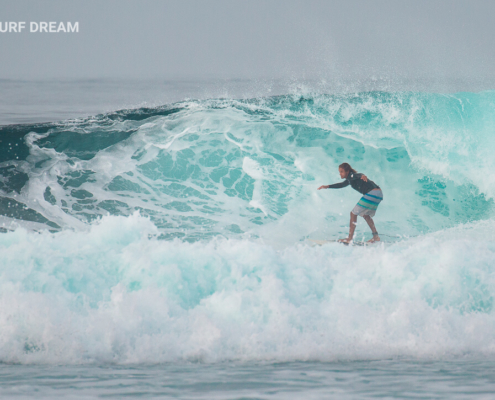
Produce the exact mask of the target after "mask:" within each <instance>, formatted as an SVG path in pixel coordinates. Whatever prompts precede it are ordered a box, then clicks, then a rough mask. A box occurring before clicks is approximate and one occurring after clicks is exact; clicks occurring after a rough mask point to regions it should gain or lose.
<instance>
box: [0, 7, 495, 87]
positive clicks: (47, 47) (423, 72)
mask: <svg viewBox="0 0 495 400" xmlns="http://www.w3.org/2000/svg"><path fill="white" fill-rule="evenodd" d="M493 15H495V1H492V0H488V1H484V0H475V1H473V0H470V1H459V0H448V1H447V0H428V1H425V0H414V1H402V0H395V1H392V0H362V1H357V0H345V1H344V0H342V1H330V0H327V1H316V0H304V1H293V0H283V1H281V0H265V1H260V0H244V1H238V0H228V1H227V0H226V1H224V0H197V1H192V0H181V1H169V0H163V1H157V0H139V1H137V0H136V1H131V0H118V1H117V0H105V1H95V0H84V1H79V0H76V1H71V0H50V1H45V0H38V1H34V0H2V2H1V5H0V21H1V22H8V21H26V22H27V24H29V22H31V21H35V22H40V21H56V22H66V21H71V22H76V21H77V22H79V32H78V33H68V34H64V33H29V32H28V31H27V30H25V31H24V32H22V33H0V79H25V80H29V79H66V78H68V79H87V78H132V79H156V78H160V79H191V78H228V79H246V78H247V79H253V78H255V79H258V78H263V79H277V78H293V79H323V80H324V79H336V78H346V79H382V78H384V77H385V78H386V77H399V78H401V79H417V78H425V79H475V80H476V79H477V80H483V79H490V80H492V79H494V78H495V67H494V66H495V46H494V42H495V41H494V39H495V24H494V23H493Z"/></svg>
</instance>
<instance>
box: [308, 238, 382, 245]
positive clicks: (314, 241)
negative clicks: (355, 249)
mask: <svg viewBox="0 0 495 400" xmlns="http://www.w3.org/2000/svg"><path fill="white" fill-rule="evenodd" d="M308 240H309V241H310V242H313V243H314V245H317V246H323V245H324V244H328V243H339V244H343V245H345V246H349V245H351V246H368V245H370V244H374V243H368V242H358V241H353V242H351V243H344V242H339V241H338V240H315V239H308ZM377 243H379V242H377Z"/></svg>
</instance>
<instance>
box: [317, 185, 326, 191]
mask: <svg viewBox="0 0 495 400" xmlns="http://www.w3.org/2000/svg"><path fill="white" fill-rule="evenodd" d="M320 189H328V186H325V185H321V186H320V187H319V188H318V190H320Z"/></svg>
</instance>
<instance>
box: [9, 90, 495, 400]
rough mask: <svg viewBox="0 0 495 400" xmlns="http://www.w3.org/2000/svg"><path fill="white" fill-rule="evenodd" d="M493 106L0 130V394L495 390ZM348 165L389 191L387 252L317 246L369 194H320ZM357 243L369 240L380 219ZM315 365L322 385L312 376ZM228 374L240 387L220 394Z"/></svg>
mask: <svg viewBox="0 0 495 400" xmlns="http://www.w3.org/2000/svg"><path fill="white" fill-rule="evenodd" d="M494 104H495V92H493V91H484V92H479V93H468V92H464V93H457V94H448V95H447V94H438V93H424V92H385V91H371V92H357V93H346V94H334V95H329V94H317V93H303V94H302V93H297V94H287V95H280V96H271V97H269V96H264V97H257V98H253V99H242V100H235V99H231V98H225V99H217V98H215V99H212V98H210V99H204V100H185V101H181V102H175V103H171V104H167V105H164V106H160V107H144V108H143V107H141V108H134V109H128V110H120V111H115V112H110V113H106V114H100V115H96V116H92V117H85V118H80V119H72V120H63V121H60V122H44V123H31V122H30V123H27V124H23V125H4V126H1V127H0V138H1V139H0V140H1V143H0V144H1V146H0V215H1V216H0V224H1V225H0V229H1V230H2V233H1V234H0V266H1V272H0V321H1V326H2V329H1V331H0V362H1V363H2V364H1V365H2V372H1V374H3V378H2V379H3V383H2V382H0V387H1V388H2V390H4V391H6V392H5V393H6V395H7V394H8V395H9V396H24V395H25V396H28V395H29V393H31V394H32V393H34V392H32V391H39V392H36V393H39V395H40V396H45V397H50V396H52V395H53V396H58V395H59V394H60V396H62V395H65V394H67V392H66V391H65V390H68V389H67V388H69V387H70V388H73V389H74V390H75V392H74V393H78V396H79V395H80V396H86V395H88V396H100V395H101V396H103V395H107V394H108V395H110V396H118V395H119V393H120V394H122V393H121V392H119V390H120V389H116V387H117V386H118V385H120V383H118V382H121V379H123V382H124V383H122V385H123V387H124V388H129V393H128V394H130V395H133V396H134V395H135V396H138V395H140V394H139V393H144V394H143V396H144V395H154V394H157V393H161V394H162V395H164V396H165V395H167V396H172V397H173V396H176V397H180V398H196V397H201V396H202V394H201V393H203V392H205V393H209V392H208V390H210V389H208V390H206V389H204V388H205V387H208V388H211V391H212V392H211V394H212V395H211V398H216V397H218V398H241V397H243V396H244V395H245V396H246V397H247V398H265V397H266V398H269V397H270V396H271V397H277V396H282V393H286V392H287V391H291V390H292V389H294V391H295V392H297V391H298V390H299V391H300V392H301V393H306V394H308V396H310V397H311V396H314V397H315V398H316V397H318V396H320V395H321V393H324V392H325V390H327V392H325V393H334V392H332V390H336V392H335V393H334V394H335V395H336V396H337V394H338V393H340V394H341V395H342V393H344V394H345V395H346V396H348V397H349V398H352V397H353V396H354V395H355V396H363V397H366V396H368V394H366V393H368V392H367V390H370V392H369V396H368V397H373V396H391V397H393V396H395V395H394V394H393V393H395V392H394V390H395V386H394V385H392V384H390V383H389V384H388V386H386V385H387V379H388V378H387V377H389V376H390V375H391V374H393V371H395V370H397V369H399V370H400V371H402V372H400V374H402V375H400V374H399V375H400V377H399V378H397V379H399V383H398V385H399V386H398V387H399V388H401V389H400V390H401V393H402V391H405V392H407V391H408V390H410V389H409V388H411V387H412V386H411V385H412V384H411V382H415V383H414V385H416V384H418V385H419V387H420V388H421V387H424V390H425V392H422V391H421V390H423V389H418V390H419V391H414V390H413V389H411V390H412V392H411V393H412V394H411V395H410V396H409V395H407V396H409V397H407V396H406V395H404V396H405V397H404V398H414V397H415V396H416V397H421V396H426V397H435V396H437V397H439V398H441V397H442V396H445V397H447V393H450V395H452V393H454V391H455V390H457V389H459V388H461V389H459V390H461V391H460V392H459V393H461V394H460V395H459V396H460V397H459V398H463V397H462V396H463V394H462V393H464V394H465V395H466V397H467V394H468V393H471V394H480V395H482V394H486V393H488V392H489V391H490V390H492V383H491V382H492V378H491V376H493V373H492V372H491V371H492V370H493V366H492V364H491V361H490V360H493V357H494V353H495V350H494V349H495V312H494V310H493V303H494V299H493V293H494V292H495V277H494V273H493V265H494V261H495V240H494V239H495V234H494V228H495V222H494V219H493V214H494V211H495V210H494V201H493V198H494V195H495V192H494V187H495V185H494V183H495V175H494V174H493V167H494V165H493V164H494V158H493V156H492V154H493V151H495V136H494V135H493V130H494V126H495V113H494ZM342 162H349V163H350V164H351V165H352V166H353V167H354V168H355V169H357V170H358V171H360V172H364V173H365V174H366V175H368V176H369V177H370V178H371V179H373V180H374V181H375V182H376V183H377V184H379V185H380V187H381V188H382V190H383V192H384V201H383V202H382V203H381V205H380V207H379V209H378V212H377V215H376V217H375V223H376V226H377V229H378V231H379V232H380V235H381V236H382V239H383V240H384V241H385V242H387V243H383V244H379V245H375V246H373V247H370V248H361V247H345V246H341V245H339V244H335V243H334V244H328V245H325V246H321V247H312V246H311V242H310V241H309V240H308V239H335V238H338V237H345V236H346V235H347V231H348V223H349V221H348V219H349V212H350V210H351V209H352V207H353V206H354V204H355V203H356V202H357V201H358V200H359V197H360V196H359V194H358V193H357V192H355V191H353V190H352V189H350V188H345V189H341V190H322V191H317V190H316V189H317V188H318V187H319V186H320V185H323V184H329V183H335V182H338V181H340V177H339V175H338V171H337V167H338V165H339V164H340V163H342ZM356 237H357V238H358V239H359V240H361V239H364V240H367V239H369V238H370V237H371V235H370V232H369V229H368V227H367V225H366V224H365V223H364V222H363V221H362V220H361V221H359V224H358V226H357V229H356ZM462 360H464V361H462ZM60 365H63V367H60ZM150 365H157V366H156V367H150ZM382 367H383V369H382ZM65 368H67V371H73V372H70V373H68V375H67V376H68V378H67V379H69V380H68V381H66V380H65V379H66V378H65V375H64V374H63V373H62V372H63V371H65ZM459 369H463V370H465V375H462V373H460V372H459V374H460V375H456V374H458V372H456V371H458V370H459ZM134 370H135V371H138V372H136V373H137V374H138V375H139V378H136V379H137V380H134V378H132V376H133V375H132V374H134V372H132V371H134ZM307 370H310V371H320V372H318V374H320V375H318V374H317V378H315V379H316V380H315V381H314V382H315V385H316V387H317V389H314V391H313V389H310V388H309V386H308V385H307V382H306V381H304V379H306V378H304V379H303V380H302V381H297V379H298V378H296V376H299V375H298V374H302V373H307ZM16 371H17V372H16ZM42 371H51V372H47V375H44V373H45V372H42ZM105 371H106V372H105ZM129 371H131V372H129ZM212 371H214V372H212ZM229 371H230V372H229ZM232 371H233V372H232ZM249 371H251V372H249ZM270 371H271V372H270ZM339 371H344V372H343V374H344V375H343V376H344V377H343V378H342V379H343V380H342V381H339V379H340V375H339V374H340V372H339ZM432 371H433V372H432ZM435 371H437V372H435ZM480 371H488V372H486V374H487V376H488V377H487V378H486V380H484V381H483V382H484V383H483V382H481V381H480V383H479V385H477V386H476V388H473V387H468V386H469V385H468V383H467V380H468V378H467V377H477V378H479V379H481V380H482V379H484V378H481V377H483V376H485V375H483V374H482V373H481V372H480ZM231 372H232V373H233V374H234V375H235V379H234V381H236V382H238V385H239V386H236V385H237V384H236V385H234V386H232V387H231V389H229V388H227V389H225V388H224V386H222V384H221V383H218V386H215V384H213V386H208V385H210V384H209V383H207V382H209V378H208V376H210V375H208V374H213V375H218V374H220V375H222V374H229V373H231ZM107 373H108V374H107ZM251 373H252V374H254V375H253V376H254V377H253V379H254V381H253V382H254V383H253V386H249V385H248V384H247V383H246V382H251V381H250V379H251V378H249V376H251V375H249V374H251ZM9 374H11V375H9ZM25 374H28V375H27V376H31V377H32V378H29V385H31V386H29V385H28V386H29V387H27V388H24V386H23V383H22V378H21V377H22V376H24V375H25ZM29 374H32V375H29ZM50 374H53V375H50ZM78 374H79V375H78ZM121 374H124V376H125V377H129V376H131V377H129V378H122V377H121V376H122V375H121ZM126 374H130V375H126ZM161 374H165V375H167V374H168V375H167V376H172V378H170V379H173V380H176V379H179V381H180V380H181V379H182V380H183V381H184V382H189V381H188V379H192V380H193V381H194V380H195V379H197V380H198V381H197V382H199V383H198V385H199V387H202V388H203V389H201V390H199V389H198V392H197V393H196V392H187V390H186V389H184V388H185V387H186V386H187V384H186V383H183V384H177V385H178V389H174V388H169V387H168V386H167V385H168V384H164V385H165V386H163V385H162V384H161V383H160V382H161V381H160V379H159V378H158V377H159V376H161ZM198 374H199V375H198ZM245 374H247V375H245ZM277 374H279V375H281V376H286V377H287V378H283V379H282V378H280V379H282V380H281V381H279V378H278V376H279V375H277ZM369 374H371V375H370V376H372V378H369V377H368V375H369ZM432 374H433V375H432ZM100 375H102V376H105V377H106V378H103V377H102V378H101V379H102V380H103V382H102V384H101V386H98V385H99V384H95V385H96V386H92V385H93V383H91V382H95V379H96V377H98V376H100ZM50 376H52V377H53V379H54V380H50V379H51V378H50ZM79 376H81V378H78V377H79ZM198 376H199V377H198ZM301 376H302V375H301ZM432 376H434V377H435V378H432ZM458 376H461V377H463V376H464V377H466V378H465V379H466V380H465V381H463V380H462V379H460V380H458V378H454V377H458ZM45 377H47V378H46V379H48V382H52V383H50V384H48V385H45V383H44V382H45V381H44V379H45ZM71 377H75V378H71ZM437 378H438V380H437ZM98 379H100V378H98ZM126 379H128V380H127V381H126ZM284 379H286V380H284ZM301 379H302V378H301ZM353 379H354V380H355V379H357V380H358V381H359V382H361V386H359V385H358V386H357V388H356V389H355V390H356V391H354V392H353V391H352V390H354V389H352V390H351V389H349V387H348V382H350V381H352V380H353ZM431 379H433V380H431ZM469 379H471V378H469ZM294 380H296V381H297V382H299V383H296V384H295V386H294V387H293V386H291V385H292V384H291V383H290V382H292V381H294ZM323 381H325V382H327V381H328V382H330V381H331V382H334V383H335V385H333V384H332V385H330V384H324V383H322V382H323ZM368 381H369V382H368ZM88 382H89V383H88ZM98 382H99V381H98ZM133 382H134V383H133ZM311 382H313V381H311ZM318 382H319V383H318ZM339 382H343V383H339ZM363 382H364V383H363ZM401 382H402V383H401ZM433 382H436V383H433ZM463 382H465V385H466V386H463V385H464V383H463ZM16 385H20V386H19V387H21V389H16V388H17V387H18V386H16ZM66 385H69V386H66ZM116 385H117V386H116ZM140 385H143V386H142V387H143V388H144V389H142V390H143V391H142V392H141V391H140V390H141V389H139V388H141V386H140ZM160 385H162V386H160ZM181 385H183V386H181ZM201 385H206V386H201ZM246 385H247V386H246ZM298 385H299V386H298ZM325 385H327V386H325ZM370 385H371V386H370ZM384 385H385V386H384ZM400 385H402V386H400ZM422 385H423V386H422ZM435 385H437V386H436V389H435V390H437V391H436V392H435V390H434V389H433V387H434V386H435ZM456 385H460V386H456ZM265 387H268V389H266V390H268V391H270V390H272V389H270V388H273V390H274V392H273V393H272V392H266V393H265V392H264V390H265V389H264V388H265ZM22 388H24V389H25V390H26V391H27V392H23V390H24V389H22ZM318 388H319V389H318ZM346 388H347V389H346ZM455 388H457V389H455ZM138 389H139V390H138ZM320 389H321V390H322V391H323V392H321V391H319V390H320ZM16 390H20V391H19V392H15V391H16ZM86 390H87V391H86ZM123 390H126V389H123ZM134 390H136V392H134ZM147 390H148V391H147ZM160 390H163V392H160ZM174 390H178V392H173V391H174ZM229 390H234V392H235V391H236V390H238V392H235V393H236V394H232V393H233V392H229ZM346 390H347V391H346ZM398 390H399V389H398ZM428 390H430V392H428ZM339 391H344V392H339ZM405 392H404V393H405ZM26 393H27V394H26ZM174 393H175V394H174ZM387 393H388V394H387ZM425 393H430V394H429V395H428V394H425ZM435 393H436V394H435ZM188 396H189V397H188ZM205 396H206V397H208V396H207V395H205ZM294 396H297V395H296V394H294ZM342 396H343V395H342ZM344 398H345V396H344Z"/></svg>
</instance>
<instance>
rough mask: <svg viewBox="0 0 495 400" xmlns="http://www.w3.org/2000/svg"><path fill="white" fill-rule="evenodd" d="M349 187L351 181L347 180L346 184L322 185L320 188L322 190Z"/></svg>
mask: <svg viewBox="0 0 495 400" xmlns="http://www.w3.org/2000/svg"><path fill="white" fill-rule="evenodd" d="M346 186H349V181H348V180H347V179H346V180H345V181H344V182H339V183H334V184H333V185H322V186H320V187H319V188H318V190H320V189H340V188H344V187H346Z"/></svg>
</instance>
